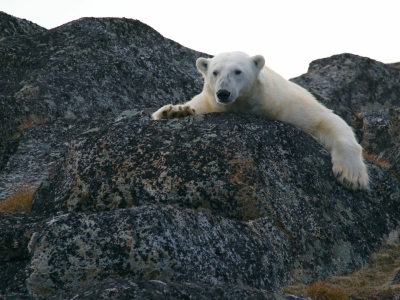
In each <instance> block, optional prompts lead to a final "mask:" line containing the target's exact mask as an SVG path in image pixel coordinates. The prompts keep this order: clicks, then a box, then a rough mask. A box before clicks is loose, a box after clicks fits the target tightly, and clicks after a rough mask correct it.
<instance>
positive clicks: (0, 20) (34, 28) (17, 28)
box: [0, 11, 47, 42]
mask: <svg viewBox="0 0 400 300" xmlns="http://www.w3.org/2000/svg"><path fill="white" fill-rule="evenodd" d="M46 31H47V29H46V28H43V27H40V26H39V25H37V24H35V23H32V22H31V21H28V20H25V19H20V18H16V17H13V16H10V15H9V14H6V13H5V12H2V11H0V42H4V40H5V39H6V38H7V37H10V36H16V35H33V34H38V33H45V32H46Z"/></svg>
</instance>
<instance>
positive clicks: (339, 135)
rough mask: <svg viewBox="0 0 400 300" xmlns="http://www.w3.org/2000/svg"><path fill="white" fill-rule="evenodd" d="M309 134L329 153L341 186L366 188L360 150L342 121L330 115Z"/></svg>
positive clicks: (366, 173) (366, 182) (366, 175)
mask: <svg viewBox="0 0 400 300" xmlns="http://www.w3.org/2000/svg"><path fill="white" fill-rule="evenodd" d="M311 134H312V135H313V136H314V137H315V138H316V139H317V141H318V142H320V143H321V145H322V146H324V147H325V149H327V150H328V151H329V152H330V153H331V157H332V165H333V166H332V171H333V173H334V175H335V176H336V177H337V179H338V181H339V182H340V183H341V184H343V185H344V186H346V187H347V188H349V189H353V190H357V189H362V190H363V189H367V188H368V186H369V177H368V172H367V167H366V165H365V164H364V161H363V156H362V148H361V146H360V145H359V144H358V143H357V141H356V139H355V136H354V133H353V131H352V130H351V128H350V127H349V126H348V125H347V124H346V122H345V121H344V120H343V119H341V118H340V117H339V116H337V115H335V114H333V113H330V114H329V115H327V116H325V118H324V119H322V120H321V121H320V122H318V123H317V124H316V125H315V126H314V128H313V132H311Z"/></svg>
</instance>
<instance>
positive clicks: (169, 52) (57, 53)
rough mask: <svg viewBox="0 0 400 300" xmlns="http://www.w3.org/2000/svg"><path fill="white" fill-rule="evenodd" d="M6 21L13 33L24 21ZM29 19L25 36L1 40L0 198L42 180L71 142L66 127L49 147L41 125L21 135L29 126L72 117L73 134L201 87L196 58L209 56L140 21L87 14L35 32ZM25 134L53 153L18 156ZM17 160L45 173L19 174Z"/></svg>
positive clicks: (180, 98)
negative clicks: (95, 121)
mask: <svg viewBox="0 0 400 300" xmlns="http://www.w3.org/2000/svg"><path fill="white" fill-rule="evenodd" d="M0 18H1V20H3V19H4V20H7V22H6V21H5V22H4V23H1V24H2V26H5V27H7V28H8V29H7V30H9V31H10V30H14V28H15V26H14V25H13V26H14V27H13V26H11V25H10V24H14V23H18V24H19V23H20V22H22V21H21V20H20V19H17V18H13V17H11V16H9V15H7V14H4V13H2V12H0ZM24 22H25V21H24ZM26 22H27V23H26V24H28V25H31V27H29V28H31V29H30V30H25V31H24V32H23V33H24V34H22V35H17V33H21V30H22V29H21V30H14V31H15V33H14V34H13V35H11V36H7V37H4V38H3V39H2V40H1V42H0V172H1V170H2V169H6V170H4V171H3V172H1V173H0V200H1V199H4V197H5V196H7V194H8V191H9V190H10V188H12V187H14V188H15V187H18V186H19V185H22V184H27V183H28V184H31V185H33V186H37V185H39V183H40V182H41V181H42V180H43V176H46V175H47V173H48V171H49V168H47V167H45V166H47V165H49V164H51V162H52V157H53V156H54V155H57V153H58V152H60V151H64V150H65V146H63V142H64V140H65V135H66V134H67V135H69V137H68V140H71V137H72V136H73V134H72V133H69V131H71V130H69V129H68V130H67V131H68V132H65V128H64V127H65V126H63V125H61V127H60V130H61V132H62V134H61V137H58V136H57V137H56V139H58V140H59V141H57V140H55V141H54V143H55V144H58V145H57V146H56V148H57V149H55V148H54V147H53V149H54V151H50V152H49V149H48V146H49V144H48V143H42V142H39V140H40V141H44V140H46V139H47V136H46V135H44V134H43V133H42V129H36V128H33V129H31V135H35V136H36V137H35V139H29V136H28V137H26V136H23V134H22V131H23V129H24V128H25V127H28V128H29V127H32V126H33V127H35V125H37V124H40V123H46V122H52V121H53V122H54V121H55V120H66V121H65V122H66V123H68V120H69V123H73V125H74V127H75V128H74V129H73V130H72V131H77V130H76V128H80V129H79V130H80V131H81V132H83V131H85V130H86V127H85V126H86V121H85V120H86V119H92V118H95V117H100V116H107V115H110V114H118V113H121V112H122V111H123V110H125V109H132V108H134V107H141V108H143V107H158V106H159V105H161V104H168V103H179V102H183V101H185V100H187V99H189V98H190V97H192V96H193V95H194V94H195V93H198V92H199V91H200V90H201V86H202V83H201V82H202V79H201V76H199V74H198V72H197V70H196V68H195V66H194V62H195V61H196V59H197V58H198V57H200V56H207V55H206V54H203V53H200V52H196V51H193V50H190V49H187V48H184V47H182V46H181V45H179V44H177V43H175V42H173V41H170V40H168V39H165V38H164V37H162V36H161V35H160V34H159V33H157V32H156V31H154V30H153V29H152V28H150V27H148V26H147V25H145V24H143V23H141V22H139V21H137V20H130V19H112V18H104V19H94V18H84V19H80V20H77V21H73V22H71V23H68V24H65V25H63V26H60V27H57V28H54V29H52V30H34V29H35V28H36V26H37V25H36V26H35V24H33V23H29V22H28V21H26ZM21 24H22V23H21ZM24 24H25V23H24ZM28 25H27V26H28ZM21 26H22V25H21ZM5 27H4V28H5ZM23 28H25V27H23ZM4 30H5V29H4ZM71 121H72V122H71ZM82 122H83V124H81V123H82ZM51 126H52V127H53V125H51ZM68 126H69V125H67V127H68ZM43 128H47V127H43ZM48 130H51V129H48ZM32 131H38V132H37V133H34V132H32ZM54 131H55V132H57V130H54ZM40 135H42V136H40ZM21 136H22V143H23V144H25V146H22V145H21V146H22V147H30V148H32V151H31V153H35V152H41V153H46V154H49V155H47V157H48V158H49V159H48V160H46V161H43V160H41V159H38V160H31V161H27V160H25V156H24V154H22V155H19V153H18V150H19V151H21V150H20V149H19V145H20V143H21ZM36 139H37V140H36ZM53 152H54V153H55V154H54V153H53ZM33 155H34V154H33ZM13 156H14V161H13V162H11V164H12V165H13V167H12V168H11V167H9V166H8V160H9V159H10V158H11V157H13ZM15 161H17V163H22V164H25V165H26V164H35V166H33V167H32V169H34V170H36V171H39V170H40V172H41V173H40V174H37V172H36V173H35V176H27V178H26V180H24V179H21V176H20V174H21V173H23V172H25V169H26V168H23V169H18V168H16V167H15ZM7 167H8V168H7ZM32 174H33V173H31V175H32ZM10 183H13V184H12V185H13V186H12V185H11V184H10Z"/></svg>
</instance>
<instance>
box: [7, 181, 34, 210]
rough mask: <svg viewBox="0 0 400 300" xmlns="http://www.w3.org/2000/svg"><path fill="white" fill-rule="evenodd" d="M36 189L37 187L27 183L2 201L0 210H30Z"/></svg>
mask: <svg viewBox="0 0 400 300" xmlns="http://www.w3.org/2000/svg"><path fill="white" fill-rule="evenodd" d="M35 191H36V189H35V188H33V187H31V186H26V185H24V186H22V187H20V188H19V189H16V190H15V191H14V192H13V193H12V194H11V195H10V196H8V197H7V198H5V199H4V200H3V201H1V202H0V212H8V213H16V212H30V211H31V207H32V199H33V194H34V193H35Z"/></svg>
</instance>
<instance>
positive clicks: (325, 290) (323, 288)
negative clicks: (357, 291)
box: [306, 281, 349, 300]
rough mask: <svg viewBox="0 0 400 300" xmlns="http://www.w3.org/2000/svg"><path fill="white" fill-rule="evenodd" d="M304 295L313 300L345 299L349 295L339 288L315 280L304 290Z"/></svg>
mask: <svg viewBox="0 0 400 300" xmlns="http://www.w3.org/2000/svg"><path fill="white" fill-rule="evenodd" d="M306 296H308V297H310V298H311V299H314V300H347V299H349V297H348V296H347V294H346V292H345V291H344V290H342V289H341V288H337V287H333V286H331V285H328V284H326V283H325V282H321V281H317V282H314V283H313V284H312V285H310V286H309V287H308V288H307V290H306Z"/></svg>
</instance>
